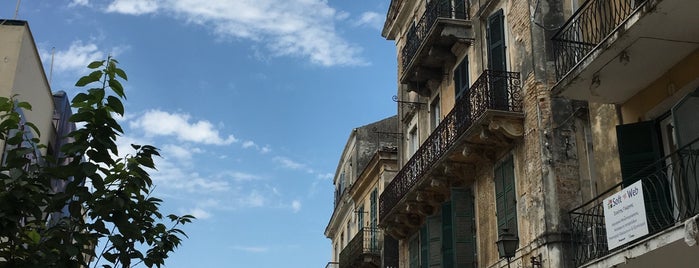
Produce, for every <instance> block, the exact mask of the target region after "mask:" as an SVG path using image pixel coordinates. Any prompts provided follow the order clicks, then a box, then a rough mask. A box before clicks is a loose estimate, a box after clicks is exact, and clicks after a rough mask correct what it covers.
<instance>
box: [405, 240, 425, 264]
mask: <svg viewBox="0 0 699 268" xmlns="http://www.w3.org/2000/svg"><path fill="white" fill-rule="evenodd" d="M420 233H422V232H420ZM419 241H420V237H419V236H418V235H415V236H413V237H412V238H411V239H410V242H409V244H408V250H409V251H410V252H409V254H410V256H408V257H409V258H410V268H420V243H419Z"/></svg>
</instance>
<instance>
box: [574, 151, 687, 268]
mask: <svg viewBox="0 0 699 268" xmlns="http://www.w3.org/2000/svg"><path fill="white" fill-rule="evenodd" d="M631 177H633V178H638V179H640V180H641V181H642V184H643V197H644V199H645V200H646V218H647V224H648V232H649V234H648V235H652V234H655V233H658V232H660V231H663V230H665V229H667V228H669V227H670V226H672V225H673V224H674V223H677V222H681V221H683V220H686V219H688V218H690V217H693V216H694V215H697V214H699V139H696V140H694V141H693V142H692V143H690V144H689V145H686V146H684V147H682V148H680V149H679V150H677V151H675V152H674V153H672V154H670V155H668V156H666V157H665V158H663V159H661V160H659V161H657V162H655V163H653V164H652V165H650V166H648V167H645V168H643V169H641V170H639V171H638V172H636V173H635V175H633V176H631ZM624 186H625V185H624V183H623V182H622V183H619V184H617V185H616V186H614V187H612V188H610V189H609V190H607V191H605V192H604V193H602V194H600V195H599V196H597V197H596V198H594V199H593V200H590V201H589V202H587V203H585V204H583V205H581V206H579V207H577V208H575V209H573V210H571V211H570V212H569V216H570V219H571V229H572V232H573V239H572V241H573V250H574V258H575V265H576V266H580V265H582V264H584V263H586V262H588V261H591V260H594V259H596V258H600V257H604V256H606V255H609V254H610V253H611V252H610V250H609V248H608V246H607V235H606V228H605V220H604V208H603V204H602V201H603V200H604V199H605V198H606V197H607V196H609V194H610V193H614V192H618V191H620V190H621V189H622V188H623V187H624ZM648 235H647V236H648ZM647 236H644V237H647ZM642 238H643V237H641V238H639V239H642ZM620 248H623V246H622V247H620Z"/></svg>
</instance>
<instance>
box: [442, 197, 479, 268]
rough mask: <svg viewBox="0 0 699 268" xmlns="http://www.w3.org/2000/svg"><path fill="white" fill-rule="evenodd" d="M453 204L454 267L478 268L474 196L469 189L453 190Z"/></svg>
mask: <svg viewBox="0 0 699 268" xmlns="http://www.w3.org/2000/svg"><path fill="white" fill-rule="evenodd" d="M451 202H452V215H453V220H452V221H453V227H452V228H453V231H452V232H453V234H454V235H453V236H454V238H453V240H454V251H455V252H454V255H455V260H456V265H455V266H454V267H459V268H461V267H477V265H476V210H475V205H474V198H473V194H472V193H471V191H470V190H469V189H462V188H453V189H452V191H451ZM445 268H446V266H445Z"/></svg>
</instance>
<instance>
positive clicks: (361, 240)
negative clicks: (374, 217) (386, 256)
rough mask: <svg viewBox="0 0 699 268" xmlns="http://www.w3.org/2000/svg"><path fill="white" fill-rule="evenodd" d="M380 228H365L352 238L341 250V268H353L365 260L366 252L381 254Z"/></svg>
mask: <svg viewBox="0 0 699 268" xmlns="http://www.w3.org/2000/svg"><path fill="white" fill-rule="evenodd" d="M378 235H379V230H378V229H376V228H366V227H365V228H364V229H362V230H359V232H358V233H357V235H355V236H354V238H352V240H350V242H349V243H348V244H347V246H346V247H345V248H344V249H343V250H342V251H341V252H340V266H339V268H352V267H356V266H357V265H354V264H355V263H356V262H361V261H364V258H363V256H364V255H365V254H371V255H376V256H380V255H381V250H380V248H379V242H378V240H379V237H378Z"/></svg>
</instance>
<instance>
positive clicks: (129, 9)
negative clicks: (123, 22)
mask: <svg viewBox="0 0 699 268" xmlns="http://www.w3.org/2000/svg"><path fill="white" fill-rule="evenodd" d="M157 10H158V2H157V1H155V0H114V2H112V3H111V4H109V6H107V9H106V10H105V11H106V12H109V13H122V14H129V15H141V14H148V13H153V12H155V11H157Z"/></svg>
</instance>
